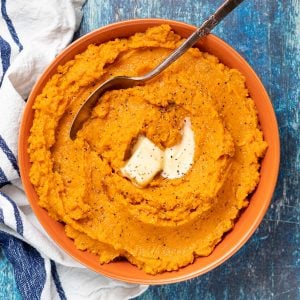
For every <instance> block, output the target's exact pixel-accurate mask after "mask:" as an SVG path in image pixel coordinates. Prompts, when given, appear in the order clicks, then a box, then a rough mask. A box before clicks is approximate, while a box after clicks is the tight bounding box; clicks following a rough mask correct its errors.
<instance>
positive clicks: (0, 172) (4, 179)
mask: <svg viewBox="0 0 300 300" xmlns="http://www.w3.org/2000/svg"><path fill="white" fill-rule="evenodd" d="M6 182H8V179H7V177H6V175H5V173H4V172H3V170H2V169H1V167H0V187H2V184H3V185H4V184H5V183H6Z"/></svg>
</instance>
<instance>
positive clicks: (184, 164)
mask: <svg viewBox="0 0 300 300" xmlns="http://www.w3.org/2000/svg"><path fill="white" fill-rule="evenodd" d="M194 152H195V138H194V132H193V130H192V125H191V121H190V118H185V119H184V126H183V129H182V139H181V142H180V143H179V144H177V145H175V146H173V147H170V148H166V149H165V151H162V150H161V149H160V148H159V147H157V146H156V145H155V144H154V143H152V142H151V141H150V140H149V139H148V138H146V137H145V136H140V137H139V139H138V141H137V143H136V145H135V146H134V148H133V154H132V156H131V157H130V159H129V160H128V161H127V162H126V164H125V166H124V167H123V168H121V173H122V175H123V176H124V177H127V178H129V179H130V180H131V181H133V182H134V183H135V184H137V185H138V186H140V187H145V186H146V185H148V184H149V183H150V182H151V181H152V179H153V178H154V176H155V175H156V174H158V173H159V172H161V171H162V173H161V175H162V176H163V177H164V178H167V179H175V178H180V177H182V176H184V175H185V174H186V173H187V172H188V171H189V169H190V168H191V166H192V164H193V161H194Z"/></svg>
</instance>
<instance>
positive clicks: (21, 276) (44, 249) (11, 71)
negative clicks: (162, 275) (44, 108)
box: [0, 0, 147, 300]
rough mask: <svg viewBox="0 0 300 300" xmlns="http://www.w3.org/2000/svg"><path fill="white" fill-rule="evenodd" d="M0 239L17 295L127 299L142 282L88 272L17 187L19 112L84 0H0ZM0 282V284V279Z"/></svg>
mask: <svg viewBox="0 0 300 300" xmlns="http://www.w3.org/2000/svg"><path fill="white" fill-rule="evenodd" d="M0 1H1V17H0V51H1V52H0V53H1V56H0V61H1V64H0V187H1V188H0V246H1V249H2V251H3V252H4V254H5V256H6V257H7V258H8V260H9V261H10V262H11V264H12V266H13V269H14V275H15V282H16V286H17V287H18V290H19V292H20V294H21V296H22V298H23V299H30V300H33V299H51V300H52V299H68V298H69V299H72V300H73V299H128V298H132V297H135V296H137V295H139V294H141V293H142V292H143V291H145V290H146V289H147V286H141V285H133V284H127V283H123V282H119V281H116V280H112V279H109V278H106V277H104V276H101V275H99V274H97V273H94V272H92V271H90V270H88V269H87V268H85V267H83V266H82V265H80V264H79V263H78V262H76V261H75V260H74V259H72V258H71V257H70V256H68V255H67V254H66V253H65V252H64V251H62V250H61V249H60V248H59V247H57V246H56V245H55V243H54V242H53V241H51V239H50V238H49V237H48V236H47V234H46V232H45V231H44V230H43V228H42V227H41V225H40V224H39V223H38V221H37V220H36V218H35V216H34V214H33V212H32V210H31V208H30V206H29V203H28V201H27V199H26V197H25V195H24V192H23V189H22V185H21V183H20V179H19V169H18V165H17V158H16V156H17V138H18V131H19V124H20V118H21V115H22V111H23V109H24V106H25V103H26V102H25V101H26V99H27V97H28V94H29V92H30V90H31V88H32V86H33V84H34V82H35V81H36V80H37V78H38V76H39V75H40V74H41V72H42V71H43V69H44V68H45V67H46V66H47V65H48V64H49V63H50V62H51V61H52V60H53V58H54V57H55V55H56V54H57V53H59V52H60V51H61V50H62V49H63V48H64V47H65V46H66V45H67V44H68V43H69V42H70V41H71V40H72V37H73V34H74V32H75V30H76V28H77V27H78V25H79V23H80V20H81V7H82V5H83V2H84V0H30V1H24V0H0ZM0 288H1V287H0Z"/></svg>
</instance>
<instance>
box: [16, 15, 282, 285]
mask: <svg viewBox="0 0 300 300" xmlns="http://www.w3.org/2000/svg"><path fill="white" fill-rule="evenodd" d="M162 23H168V24H170V25H171V26H172V28H173V30H174V31H175V32H176V33H178V34H179V35H181V36H182V37H188V36H189V35H190V34H191V33H192V32H193V31H194V30H195V27H194V26H191V25H188V24H185V23H181V22H177V21H170V20H163V19H137V20H130V21H124V22H119V23H115V24H111V25H108V26H106V27H103V28H100V29H98V30H96V31H93V32H91V33H89V34H87V35H85V36H84V37H82V38H80V39H78V40H77V41H76V42H74V43H73V44H71V45H70V46H69V47H68V48H66V49H65V50H64V51H63V52H62V53H61V54H60V55H58V56H57V57H56V58H55V60H54V61H53V62H52V64H51V65H50V66H49V67H48V68H47V69H46V70H45V72H44V73H43V74H42V76H41V77H40V78H39V80H38V81H37V83H36V85H35V86H34V88H33V90H32V92H31V94H30V97H29V99H28V102H27V105H26V108H25V111H24V114H23V119H22V122H21V128H20V135H19V155H18V157H19V165H20V171H21V177H22V181H23V184H24V188H25V192H26V194H27V197H28V199H29V201H30V204H31V206H32V209H33V210H34V212H35V214H36V216H37V218H38V219H39V221H40V223H41V224H42V226H43V227H44V228H45V230H46V231H47V232H48V234H49V235H50V237H51V238H52V239H53V240H54V241H55V242H56V243H57V244H59V245H60V246H61V247H62V248H63V249H64V250H65V251H66V252H68V253H69V254H70V255H71V256H73V257H74V258H75V259H77V260H79V262H81V263H82V264H84V265H86V266H87V267H89V268H90V269H92V270H94V271H96V272H99V273H101V274H103V275H106V276H108V277H112V278H115V279H119V280H123V281H127V282H132V283H142V284H164V283H172V282H178V281H182V280H186V279H189V278H192V277H195V276H198V275H200V274H203V273H206V272H208V271H209V270H211V269H213V268H215V267H216V266H218V265H220V264H221V263H222V262H223V261H225V260H226V259H228V258H229V257H230V256H232V255H233V254H234V253H235V252H236V251H237V250H238V249H239V248H240V247H241V246H242V245H243V244H244V243H245V242H246V241H247V240H248V239H249V238H250V236H251V235H252V234H253V232H254V231H255V229H256V228H257V226H258V225H259V223H260V222H261V220H262V218H263V216H264V214H265V213H266V211H267V208H268V206H269V204H270V201H271V198H272V194H273V191H274V188H275V184H276V180H277V174H278V167H279V135H278V127H277V122H276V117H275V114H274V111H273V108H272V104H271V102H270V99H269V97H268V95H267V93H266V91H265V89H264V87H263V85H262V83H261V81H260V80H259V78H258V77H257V75H256V74H255V72H254V71H253V70H252V68H251V67H250V66H249V65H248V63H247V62H246V61H245V60H244V59H243V58H242V57H241V56H240V55H239V54H238V53H237V52H236V51H235V50H234V49H232V48H231V47H230V46H229V45H227V44H226V43H225V42H224V41H222V40H221V39H219V38H217V37H216V36H213V35H209V36H208V37H206V38H204V39H203V40H202V41H201V42H200V43H198V44H197V47H199V48H200V49H201V50H202V51H207V52H209V53H211V54H214V55H215V56H217V57H218V58H219V59H220V61H221V62H222V63H224V64H225V65H227V66H229V67H231V68H236V69H238V70H239V71H240V72H241V73H242V74H243V75H244V76H245V77H246V84H247V88H248V90H249V92H250V95H251V97H252V99H253V100H254V102H255V104H256V106H257V110H258V116H259V120H260V124H261V128H262V130H263V133H264V138H265V140H266V141H267V143H268V145H269V147H268V150H267V153H266V156H265V157H264V159H263V161H262V166H261V180H260V183H259V185H258V187H257V189H256V191H255V192H254V193H253V195H252V197H251V201H250V204H249V207H248V208H247V209H246V210H245V211H244V212H243V213H242V215H241V216H240V218H239V219H238V221H237V222H236V224H235V226H234V229H233V230H232V231H231V232H229V233H227V234H226V235H225V237H224V239H223V240H222V241H221V243H220V244H218V245H217V247H216V248H215V250H214V251H213V253H212V254H211V255H209V256H208V257H201V258H197V259H196V260H195V262H194V263H193V264H191V265H188V266H186V267H184V268H181V269H180V270H178V271H173V272H165V273H162V274H158V275H155V276H153V275H148V274H145V273H144V272H143V271H141V270H139V269H138V268H137V267H135V266H133V265H131V264H130V263H128V262H126V261H121V262H113V263H110V264H105V265H100V264H99V262H98V258H97V256H96V255H94V254H91V253H88V252H83V251H80V250H78V249H76V248H75V246H74V243H73V241H72V240H71V239H69V238H68V237H67V236H66V234H65V232H64V226H63V225H62V224H60V223H58V222H56V221H54V220H53V219H52V218H50V217H49V216H48V213H47V212H46V211H45V210H44V209H42V208H40V207H39V206H38V197H37V194H36V192H35V190H34V188H33V186H32V185H31V183H30V180H29V168H30V162H29V156H28V153H27V146H28V142H27V141H28V136H29V133H30V128H31V126H32V120H33V116H34V112H33V109H32V104H33V102H34V100H35V98H36V96H37V95H38V94H40V93H41V91H42V89H43V87H44V85H45V83H46V82H47V81H48V79H49V78H50V77H51V76H52V75H53V74H54V73H55V72H56V69H57V67H58V65H61V64H64V63H65V62H67V61H68V60H70V59H72V58H73V57H74V56H75V55H76V54H78V53H80V52H82V51H84V50H85V49H86V47H87V46H88V45H89V44H92V43H96V44H100V43H103V42H106V41H109V40H111V39H114V38H117V37H128V36H130V35H132V34H134V33H135V32H141V31H145V30H146V29H147V28H148V27H151V26H156V25H159V24H162Z"/></svg>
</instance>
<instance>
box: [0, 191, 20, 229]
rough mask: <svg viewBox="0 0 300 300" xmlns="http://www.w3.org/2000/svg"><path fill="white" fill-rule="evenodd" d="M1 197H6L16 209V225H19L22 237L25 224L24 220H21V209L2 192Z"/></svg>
mask: <svg viewBox="0 0 300 300" xmlns="http://www.w3.org/2000/svg"><path fill="white" fill-rule="evenodd" d="M0 195H1V196H2V197H4V198H5V199H6V200H7V201H8V202H10V203H11V205H12V206H13V208H14V215H15V219H16V225H17V232H18V233H19V234H20V235H23V222H22V219H21V215H20V212H19V209H18V207H17V205H16V203H15V202H14V201H13V200H11V199H10V198H9V197H8V196H7V195H5V194H4V193H2V192H0Z"/></svg>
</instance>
